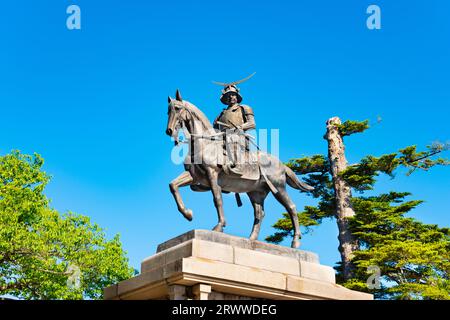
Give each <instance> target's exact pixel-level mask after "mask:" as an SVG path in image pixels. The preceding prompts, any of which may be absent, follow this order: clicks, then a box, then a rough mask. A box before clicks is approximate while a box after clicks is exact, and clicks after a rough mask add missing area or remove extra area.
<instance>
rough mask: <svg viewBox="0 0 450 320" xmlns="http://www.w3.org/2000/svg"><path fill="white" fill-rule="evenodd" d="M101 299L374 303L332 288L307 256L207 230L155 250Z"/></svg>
mask: <svg viewBox="0 0 450 320" xmlns="http://www.w3.org/2000/svg"><path fill="white" fill-rule="evenodd" d="M104 298H105V299H108V300H112V299H171V300H184V299H196V300H224V299H226V300H236V299H238V300H243V299H284V300H303V299H307V300H319V299H358V300H368V299H373V297H372V295H370V294H366V293H362V292H357V291H352V290H349V289H346V288H344V287H342V286H339V285H337V284H336V283H335V273H334V270H333V268H331V267H328V266H324V265H321V264H320V263H319V257H318V256H317V255H316V254H314V253H312V252H307V251H302V250H297V249H291V248H287V247H282V246H278V245H273V244H268V243H265V242H261V241H252V240H249V239H246V238H240V237H235V236H231V235H227V234H224V233H219V232H214V231H207V230H192V231H190V232H187V233H185V234H182V235H181V236H178V237H176V238H173V239H171V240H169V241H166V242H164V243H162V244H160V245H159V246H158V249H157V253H156V254H155V255H153V256H151V257H148V258H146V259H145V260H144V261H142V264H141V274H139V275H137V276H136V277H134V278H131V279H128V280H125V281H122V282H120V283H118V284H115V285H113V286H110V287H107V288H105V289H104Z"/></svg>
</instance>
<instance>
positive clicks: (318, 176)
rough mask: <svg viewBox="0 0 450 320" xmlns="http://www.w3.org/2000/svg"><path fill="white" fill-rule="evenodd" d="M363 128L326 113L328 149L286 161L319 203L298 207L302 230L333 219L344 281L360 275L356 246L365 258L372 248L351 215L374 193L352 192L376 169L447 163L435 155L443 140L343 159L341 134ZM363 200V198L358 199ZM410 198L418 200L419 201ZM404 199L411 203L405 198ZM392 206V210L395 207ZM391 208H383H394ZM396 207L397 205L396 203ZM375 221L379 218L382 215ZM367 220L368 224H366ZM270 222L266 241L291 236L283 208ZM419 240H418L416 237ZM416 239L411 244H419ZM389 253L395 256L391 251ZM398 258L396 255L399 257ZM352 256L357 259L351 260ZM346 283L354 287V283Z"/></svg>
mask: <svg viewBox="0 0 450 320" xmlns="http://www.w3.org/2000/svg"><path fill="white" fill-rule="evenodd" d="M368 128H369V125H368V121H363V122H358V121H346V122H344V123H343V124H342V123H341V121H340V119H339V118H331V119H329V120H328V122H327V133H326V135H325V136H324V138H325V139H326V140H327V142H328V154H327V155H313V156H309V157H302V158H299V159H293V160H291V161H289V162H288V163H287V165H288V166H289V167H290V168H291V169H292V170H293V171H294V172H296V173H297V174H300V175H305V177H304V178H303V180H304V181H305V182H306V183H308V184H310V185H312V186H314V187H315V188H316V189H315V191H314V192H313V193H312V196H313V197H315V198H317V199H318V204H317V205H316V206H306V207H305V208H304V210H303V211H302V212H300V213H299V221H300V222H301V223H302V225H303V226H305V227H306V228H307V231H308V230H309V229H310V228H311V227H312V226H317V225H319V224H320V223H321V222H322V220H323V219H324V218H333V219H336V222H337V224H338V228H339V236H338V239H339V251H340V253H341V261H340V263H339V264H338V266H337V269H338V272H339V273H338V278H339V280H340V281H341V282H343V283H349V281H350V280H351V279H356V278H358V277H359V278H360V279H363V278H361V272H362V271H361V268H362V266H365V265H364V264H363V263H362V262H361V261H362V260H358V259H361V257H362V256H363V255H362V253H361V252H365V254H366V255H364V257H365V258H366V259H365V261H368V260H369V256H368V255H367V254H369V255H370V252H372V251H370V250H369V249H370V248H372V247H371V246H370V243H369V242H367V241H366V239H365V238H364V237H363V232H362V231H361V230H360V229H357V226H358V227H359V228H361V225H358V224H355V223H354V221H363V218H362V217H361V215H362V214H364V211H362V208H363V207H361V206H360V204H361V203H365V204H366V205H367V203H368V202H371V201H372V202H374V207H373V208H376V206H375V203H378V202H379V201H378V200H377V198H375V197H373V198H364V197H362V196H361V197H353V195H352V192H355V191H356V192H359V193H361V194H364V192H366V191H369V190H373V189H374V185H375V183H376V178H377V176H379V174H380V173H384V174H388V175H390V176H392V177H393V176H394V174H395V172H396V170H397V169H399V168H400V167H406V168H407V169H408V173H407V174H411V173H412V172H414V171H415V170H417V169H422V170H429V169H430V168H432V167H434V166H436V165H447V164H448V161H447V160H446V159H443V158H436V155H438V154H439V153H441V152H442V151H444V150H446V149H447V148H448V146H445V145H443V144H440V143H434V144H433V145H431V146H429V147H428V150H426V151H421V152H418V151H417V148H416V146H409V147H406V148H404V149H401V150H399V151H398V152H394V153H391V154H387V155H382V156H380V157H375V156H372V155H369V156H366V157H365V158H364V159H362V160H361V161H360V162H359V163H358V164H354V165H348V164H347V160H346V157H345V146H344V137H347V136H350V135H352V134H355V133H361V132H364V131H365V130H366V129H368ZM398 195H401V194H398ZM403 195H405V194H403ZM386 197H387V196H386V195H381V196H380V199H385V198H386ZM387 199H389V197H387ZM399 199H400V198H397V199H393V200H392V201H394V202H395V201H398V200H399ZM363 200H364V201H365V202H362V201H363ZM377 201H378V202H377ZM413 203H414V204H415V205H418V204H419V203H420V201H419V202H413ZM388 204H389V203H388ZM408 204H412V203H409V202H408ZM386 205H387V204H386ZM415 205H414V206H411V207H408V206H407V205H405V206H401V207H400V208H405V209H406V208H407V209H408V210H406V211H403V212H402V214H405V213H407V212H408V211H409V210H411V209H412V208H413V207H415ZM392 210H393V211H395V210H394V209H392ZM392 210H387V211H386V212H387V213H386V214H388V213H389V212H393V211H392ZM396 210H399V208H398V209H396ZM365 214H366V218H367V219H368V220H367V221H372V220H370V219H373V220H374V223H375V221H377V220H376V219H377V215H375V214H369V213H367V212H365ZM361 219H362V220H361ZM398 219H400V220H401V219H406V220H405V221H409V220H408V218H405V217H403V215H401V216H399V217H398ZM400 220H399V221H398V223H403V220H401V221H400ZM379 222H380V223H383V221H379ZM419 224H420V223H419V222H417V224H415V226H416V227H417V228H418V229H417V230H415V231H414V232H416V233H421V232H422V231H423V229H421V228H422V227H423V228H426V227H425V225H420V227H419ZM371 225H372V224H368V226H371ZM274 228H275V229H276V230H277V231H276V232H275V233H274V234H273V235H271V236H269V237H267V239H266V240H268V241H270V242H274V243H279V242H281V241H282V240H283V239H284V238H285V237H288V236H291V234H292V225H291V223H290V220H289V219H288V217H287V215H286V214H284V217H283V218H282V219H280V220H278V221H277V222H276V223H275V224H274ZM421 230H422V231H421ZM372 232H375V233H376V232H377V230H372ZM411 232H413V231H411ZM441 232H442V234H443V235H445V229H442V230H441ZM442 239H444V240H442V241H444V242H445V241H447V242H448V238H446V237H445V236H442ZM445 239H446V240H445ZM399 241H400V240H399ZM418 243H422V242H420V241H419V242H418ZM418 243H416V245H419V244H418ZM373 245H375V243H373ZM393 254H394V256H395V252H394V253H393ZM397 258H398V259H400V257H397ZM357 262H358V264H356V263H357ZM430 263H431V262H430ZM366 271H367V270H364V276H365V279H367V277H368V275H367V273H366ZM438 274H441V276H443V274H442V273H439V272H438ZM421 283H422V282H421ZM359 284H361V282H359ZM349 286H350V284H349ZM351 286H352V287H355V284H352V285H351ZM394 287H395V285H394ZM396 287H397V289H399V288H405V286H402V287H399V285H397V286H396ZM360 289H361V287H360ZM385 290H387V288H385ZM389 290H390V291H389V292H392V290H395V289H392V288H391V289H389ZM399 290H403V289H399ZM381 292H387V291H379V294H378V296H382V293H381ZM402 292H403V291H402ZM404 292H406V291H404ZM392 297H401V295H400V294H399V295H392ZM423 297H425V295H423Z"/></svg>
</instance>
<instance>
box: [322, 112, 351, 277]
mask: <svg viewBox="0 0 450 320" xmlns="http://www.w3.org/2000/svg"><path fill="white" fill-rule="evenodd" d="M340 124H341V119H339V118H338V117H334V118H331V119H329V120H328V121H327V133H326V135H325V137H324V138H325V139H326V140H327V142H328V158H329V161H330V167H331V175H332V177H333V185H334V191H335V196H336V220H337V224H338V228H339V236H338V239H339V252H340V253H341V261H342V271H343V277H344V281H345V280H348V279H350V278H351V277H352V274H353V265H352V263H351V259H352V258H353V252H354V251H355V250H357V249H358V242H357V241H356V239H355V238H354V237H353V235H352V234H351V233H350V231H349V227H348V218H350V217H353V216H354V215H355V211H354V210H353V207H352V204H351V197H352V192H351V189H350V186H349V185H348V184H347V183H346V182H345V181H344V179H342V177H340V175H339V173H341V172H342V171H344V170H345V169H347V159H346V158H345V146H344V142H343V140H342V136H341V134H340V133H339V129H338V127H337V126H336V125H340Z"/></svg>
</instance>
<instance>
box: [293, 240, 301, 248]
mask: <svg viewBox="0 0 450 320" xmlns="http://www.w3.org/2000/svg"><path fill="white" fill-rule="evenodd" d="M298 247H300V241H299V240H293V241H292V243H291V248H294V249H295V248H298Z"/></svg>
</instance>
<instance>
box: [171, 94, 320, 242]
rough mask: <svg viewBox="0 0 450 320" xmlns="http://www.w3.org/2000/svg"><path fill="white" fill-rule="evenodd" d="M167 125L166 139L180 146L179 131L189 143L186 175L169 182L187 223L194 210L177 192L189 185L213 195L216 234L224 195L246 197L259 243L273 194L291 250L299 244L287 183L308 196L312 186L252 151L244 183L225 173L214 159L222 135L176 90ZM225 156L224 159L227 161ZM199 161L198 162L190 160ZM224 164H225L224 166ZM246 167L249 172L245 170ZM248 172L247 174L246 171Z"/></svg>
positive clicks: (222, 219) (239, 177) (241, 178)
mask: <svg viewBox="0 0 450 320" xmlns="http://www.w3.org/2000/svg"><path fill="white" fill-rule="evenodd" d="M168 109H169V110H168V123H167V129H166V134H167V135H169V136H171V137H172V138H174V140H175V143H177V142H178V131H179V130H180V129H181V128H183V129H184V130H185V134H186V136H187V138H188V139H189V156H187V157H186V159H185V163H184V167H185V170H186V171H185V172H183V173H182V174H181V175H179V176H178V177H177V178H176V179H174V180H173V181H172V182H171V183H170V191H171V193H172V194H173V196H174V198H175V201H176V204H177V207H178V210H179V211H180V212H181V213H182V214H183V216H184V217H185V218H186V219H187V220H189V221H191V220H192V218H193V214H192V210H191V209H188V208H186V207H185V205H184V203H183V200H182V198H181V195H180V193H179V188H180V187H184V186H190V187H191V189H193V190H194V191H206V190H211V191H212V194H213V198H214V205H215V207H216V210H217V215H218V224H217V225H216V226H215V227H214V228H213V230H214V231H219V232H223V227H225V225H226V221H225V216H224V212H223V206H222V192H235V193H242V192H245V193H247V195H248V197H249V198H250V201H251V203H252V205H253V209H254V222H253V228H252V232H251V234H250V239H251V240H256V239H258V235H259V231H260V226H261V222H262V219H263V218H264V199H265V198H266V197H267V195H268V193H269V192H271V193H272V194H273V195H274V196H275V198H276V199H277V200H278V201H279V202H280V203H281V204H282V205H283V206H284V207H285V208H286V210H287V211H288V213H289V216H290V218H291V221H292V225H293V227H294V238H293V241H292V244H291V246H292V247H293V248H297V247H299V245H300V241H299V239H300V237H301V234H300V228H299V224H298V217H297V210H296V207H295V204H294V203H293V202H292V200H291V199H290V197H289V195H288V194H287V192H286V183H287V184H288V185H289V186H291V187H292V188H295V189H297V190H302V191H312V190H314V188H313V187H311V186H309V185H307V184H305V183H303V182H301V181H300V180H299V179H298V178H297V176H296V175H295V173H294V172H293V171H292V170H291V169H290V168H288V167H286V166H285V165H284V164H283V163H282V162H281V161H280V160H278V159H277V158H276V157H274V156H272V155H270V154H267V153H265V152H262V151H259V150H258V151H256V152H250V154H252V156H253V158H254V159H257V166H255V165H254V163H250V164H247V163H243V164H242V166H243V168H244V171H249V174H248V176H249V177H250V178H246V177H245V176H244V175H241V174H234V173H233V172H228V173H227V172H226V171H225V170H224V164H223V163H221V161H222V159H221V158H220V157H217V155H218V154H219V155H220V154H222V152H223V140H222V139H216V138H218V137H222V136H223V135H224V132H222V131H217V130H215V129H214V128H213V127H212V125H211V123H210V122H209V120H208V118H207V117H206V116H205V115H204V114H203V112H201V111H200V110H199V109H198V108H197V107H196V106H195V105H193V104H192V103H190V102H188V101H186V100H183V99H182V98H181V94H180V92H179V91H178V90H177V92H176V99H172V98H171V97H169V108H168ZM228 158H229V157H225V159H228ZM192 159H201V161H194V162H193V161H192ZM225 161H226V160H225ZM225 165H226V164H225ZM249 168H250V169H249ZM250 171H251V172H250Z"/></svg>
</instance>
